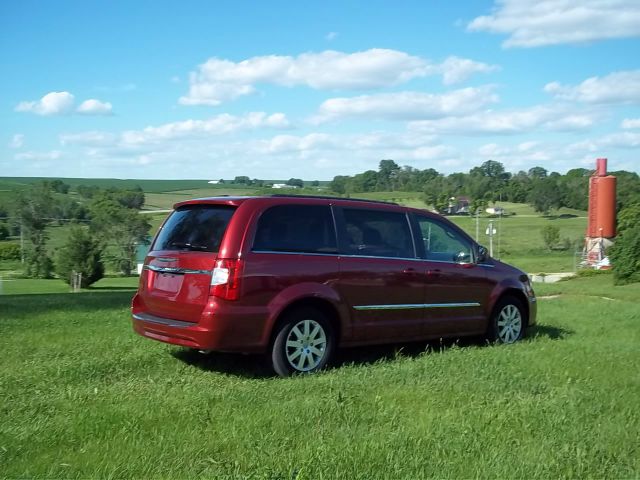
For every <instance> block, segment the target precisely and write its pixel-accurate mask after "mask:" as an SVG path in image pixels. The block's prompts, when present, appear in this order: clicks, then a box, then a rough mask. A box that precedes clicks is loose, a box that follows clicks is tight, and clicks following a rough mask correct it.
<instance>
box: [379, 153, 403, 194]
mask: <svg viewBox="0 0 640 480" xmlns="http://www.w3.org/2000/svg"><path fill="white" fill-rule="evenodd" d="M399 173H400V166H399V165H398V164H397V163H396V162H394V161H393V160H380V164H379V165H378V177H377V181H378V185H377V186H378V190H381V191H382V190H391V191H393V190H395V189H396V183H397V179H398V175H399Z"/></svg>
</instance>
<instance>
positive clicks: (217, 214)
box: [139, 204, 235, 322]
mask: <svg viewBox="0 0 640 480" xmlns="http://www.w3.org/2000/svg"><path fill="white" fill-rule="evenodd" d="M234 211H235V207H231V206H227V205H204V204H195V205H185V206H182V207H179V208H178V209H177V210H175V211H174V212H173V213H172V214H171V215H170V216H169V218H168V219H167V220H166V221H165V223H164V225H163V226H162V227H161V229H160V231H159V232H158V235H157V236H156V239H155V241H154V243H153V245H152V247H151V250H150V252H149V254H148V255H147V258H146V260H145V265H144V268H143V273H142V278H141V280H140V289H139V294H140V299H141V300H142V302H143V304H144V306H145V309H146V312H147V313H150V314H152V315H156V316H159V317H164V318H172V319H176V320H183V321H187V322H197V321H198V320H199V319H200V315H201V313H202V311H203V309H204V307H205V305H206V304H207V301H208V298H209V289H210V286H211V272H212V270H213V268H214V266H215V261H216V258H217V253H218V249H219V248H220V244H221V242H222V238H223V236H224V234H225V231H226V229H227V226H228V224H229V221H230V219H231V217H232V215H233V213H234Z"/></svg>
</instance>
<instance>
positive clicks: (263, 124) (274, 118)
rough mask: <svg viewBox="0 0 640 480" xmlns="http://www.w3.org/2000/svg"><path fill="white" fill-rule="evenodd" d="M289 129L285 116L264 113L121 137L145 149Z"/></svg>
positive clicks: (176, 124) (148, 129)
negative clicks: (239, 133) (201, 138)
mask: <svg viewBox="0 0 640 480" xmlns="http://www.w3.org/2000/svg"><path fill="white" fill-rule="evenodd" d="M289 127H290V123H289V120H288V119H287V117H286V116H285V115H284V114H283V113H273V114H271V115H267V114H266V113H264V112H251V113H248V114H246V115H244V116H241V117H238V116H234V115H229V114H227V113H223V114H221V115H216V116H215V117H212V118H210V119H208V120H184V121H181V122H173V123H165V124H164V125H159V126H149V127H146V128H144V129H142V130H128V131H126V132H123V133H122V136H121V141H122V143H124V144H127V145H142V144H147V143H154V142H159V141H164V140H171V139H176V138H188V137H197V136H205V137H206V136H210V135H223V134H229V133H233V132H237V131H239V130H255V129H259V128H276V129H282V128H289Z"/></svg>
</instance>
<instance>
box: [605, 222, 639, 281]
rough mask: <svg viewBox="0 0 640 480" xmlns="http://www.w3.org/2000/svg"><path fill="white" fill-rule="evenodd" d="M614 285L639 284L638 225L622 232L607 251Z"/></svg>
mask: <svg viewBox="0 0 640 480" xmlns="http://www.w3.org/2000/svg"><path fill="white" fill-rule="evenodd" d="M608 253H609V258H610V259H611V263H612V264H613V281H614V283H615V284H616V285H624V284H627V283H634V282H640V225H634V226H632V227H630V228H627V229H626V230H624V231H623V232H622V233H621V234H620V235H618V237H617V238H616V243H615V244H614V245H613V247H611V249H610V250H609V252H608Z"/></svg>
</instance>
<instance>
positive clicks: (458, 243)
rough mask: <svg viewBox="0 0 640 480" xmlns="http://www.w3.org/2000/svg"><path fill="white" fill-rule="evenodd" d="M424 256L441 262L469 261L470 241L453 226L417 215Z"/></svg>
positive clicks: (470, 258) (470, 259)
mask: <svg viewBox="0 0 640 480" xmlns="http://www.w3.org/2000/svg"><path fill="white" fill-rule="evenodd" d="M418 224H419V225H420V233H421V235H422V242H423V244H424V252H425V258H426V259H427V260H438V261H441V262H458V263H469V262H471V261H472V256H471V243H469V241H468V240H466V239H465V238H464V237H463V236H462V235H460V233H458V232H456V231H455V230H454V229H453V228H450V227H448V226H446V225H443V224H441V223H440V222H438V221H436V220H432V219H430V218H426V217H418Z"/></svg>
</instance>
